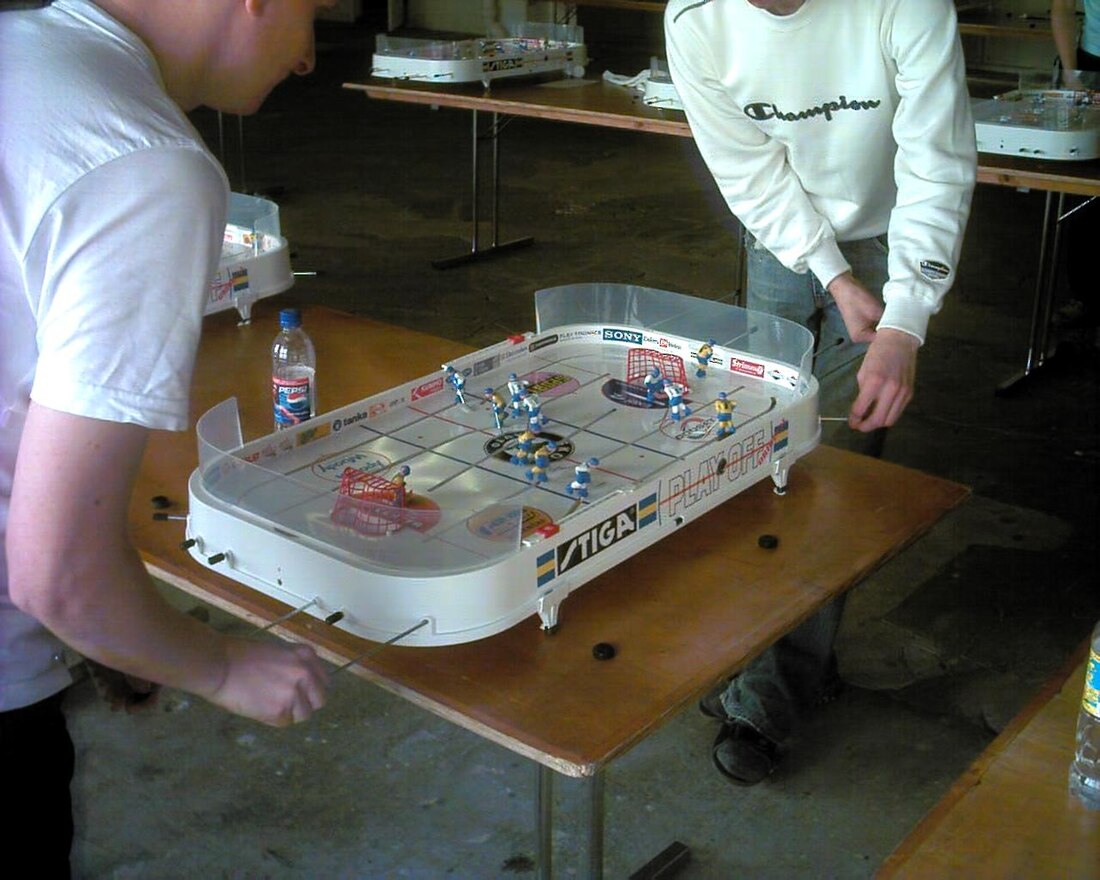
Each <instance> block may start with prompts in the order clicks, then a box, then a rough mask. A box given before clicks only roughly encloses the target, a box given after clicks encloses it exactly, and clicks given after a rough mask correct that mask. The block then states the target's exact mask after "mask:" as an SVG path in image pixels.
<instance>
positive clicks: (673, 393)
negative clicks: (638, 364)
mask: <svg viewBox="0 0 1100 880" xmlns="http://www.w3.org/2000/svg"><path fill="white" fill-rule="evenodd" d="M664 390H665V397H667V398H668V411H669V413H670V414H671V416H672V421H674V422H678V421H680V419H681V418H684V417H685V416H690V415H691V408H690V407H689V406H688V405H687V404H686V403H684V389H683V388H682V387H681V386H680V385H677V384H676V383H675V382H670V381H669V380H668V379H665V389H664Z"/></svg>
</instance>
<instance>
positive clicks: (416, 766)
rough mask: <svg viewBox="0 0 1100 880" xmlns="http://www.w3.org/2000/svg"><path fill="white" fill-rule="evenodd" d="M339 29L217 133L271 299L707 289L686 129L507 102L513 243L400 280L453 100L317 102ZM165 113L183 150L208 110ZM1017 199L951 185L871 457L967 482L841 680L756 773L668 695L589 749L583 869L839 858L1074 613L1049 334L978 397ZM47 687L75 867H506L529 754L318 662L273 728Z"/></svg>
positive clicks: (431, 223) (1034, 238)
mask: <svg viewBox="0 0 1100 880" xmlns="http://www.w3.org/2000/svg"><path fill="white" fill-rule="evenodd" d="M370 45H371V44H370V43H369V31H368V30H367V29H365V28H342V27H331V28H326V29H325V30H323V31H322V33H321V40H320V45H319V56H320V57H319V65H318V72H317V73H316V74H315V75H314V76H313V77H311V78H310V79H307V80H303V81H295V82H293V83H289V84H287V85H286V86H284V87H283V88H282V89H281V90H280V91H279V92H278V93H277V94H276V95H275V96H274V97H273V98H272V99H271V101H270V102H269V104H268V106H267V107H266V108H265V110H264V111H263V112H262V113H261V114H260V115H259V116H257V117H255V118H253V119H249V120H248V121H247V122H246V124H245V151H244V154H243V159H244V161H243V172H244V173H243V174H242V171H241V168H242V165H241V161H240V159H241V155H240V153H239V151H238V150H237V149H236V147H237V144H236V142H235V138H233V137H230V139H229V140H230V142H229V145H228V147H227V149H226V164H227V166H228V169H229V172H230V175H231V177H232V178H233V182H234V187H235V188H236V189H240V190H248V191H259V192H261V193H268V194H271V195H272V196H273V197H274V198H275V199H276V200H277V201H278V202H279V204H280V206H281V209H282V221H283V230H284V233H285V234H286V235H287V236H288V237H289V238H290V240H291V244H292V248H293V250H294V252H295V267H296V268H297V269H301V270H306V269H315V270H317V271H318V272H319V273H320V274H319V276H318V277H316V278H303V279H301V280H300V281H299V283H298V285H297V286H296V287H295V289H294V290H293V291H291V292H290V293H289V294H287V295H284V296H283V297H281V298H280V299H279V300H276V301H273V302H274V303H276V304H277V305H285V304H289V303H293V302H295V301H301V302H321V303H325V304H328V305H332V306H335V307H338V308H342V309H346V310H349V311H352V312H356V313H359V314H364V315H369V316H371V317H374V318H378V319H381V320H384V321H388V322H391V323H393V324H397V325H400V326H405V327H412V328H416V329H420V330H425V331H428V332H430V333H434V334H438V335H440V336H443V337H448V338H453V339H459V340H462V341H465V342H468V343H469V344H471V345H472V346H475V347H480V346H483V345H487V344H489V343H492V342H496V341H498V340H499V339H501V338H503V336H505V335H507V334H508V333H511V332H514V331H520V330H527V329H533V327H534V316H533V309H532V294H533V292H534V291H535V290H538V289H540V288H544V287H549V286H553V285H556V284H563V283H573V282H584V281H614V282H629V283H634V284H644V285H648V286H653V287H660V288H665V289H669V290H676V291H681V292H685V293H691V294H695V295H699V296H705V297H718V296H726V295H728V294H729V292H730V291H731V290H732V289H733V287H734V286H735V278H736V272H735V266H734V263H733V255H734V240H733V238H732V230H733V229H734V224H733V223H732V221H731V220H730V219H729V218H728V216H726V214H725V213H724V207H723V206H722V205H721V204H720V203H718V202H717V200H716V197H715V194H714V191H713V186H712V185H711V184H710V183H709V180H708V178H707V177H706V175H705V172H704V171H702V170H701V167H700V164H699V161H698V159H697V157H696V156H695V155H694V154H693V152H692V151H693V147H692V145H691V143H690V142H686V141H682V140H680V139H676V138H665V137H660V136H656V135H643V134H634V133H629V132H612V131H604V130H598V129H594V128H588V127H584V126H571V125H564V124H555V123H548V122H538V121H534V120H514V121H512V122H511V123H510V124H509V125H508V127H507V129H506V133H505V140H504V154H503V160H502V173H503V180H504V191H503V206H504V211H505V214H504V235H505V236H506V237H507V236H515V235H523V234H533V235H534V236H535V237H536V239H537V241H536V244H535V245H534V246H533V247H531V248H529V249H526V250H520V251H517V252H515V253H513V254H510V255H508V256H504V257H502V258H500V259H498V260H495V261H489V262H484V263H479V264H476V265H471V266H467V267H463V268H458V269H452V270H449V271H446V272H441V271H438V270H434V269H432V268H430V266H429V260H430V259H432V258H435V257H440V256H446V255H450V254H454V253H459V252H462V251H463V250H465V249H466V248H467V246H468V245H467V242H468V235H469V211H470V198H469V180H468V173H469V168H468V162H469V159H468V157H469V134H470V117H469V114H468V113H466V112H460V111H451V110H439V111H432V110H430V109H428V108H424V107H406V106H399V105H391V104H384V103H376V102H372V101H369V100H367V99H365V98H363V97H362V96H361V95H359V94H353V93H350V92H346V91H343V90H341V89H340V88H339V84H340V83H341V82H343V81H345V80H347V79H350V78H353V77H354V76H355V75H356V74H357V73H360V72H361V70H362V68H363V65H364V60H365V59H366V58H367V57H368V54H369V46H370ZM602 63H603V62H602V61H601V59H600V58H599V57H597V58H596V60H595V61H594V62H593V65H592V67H591V68H590V69H591V70H593V71H597V70H601V69H603V68H602V67H601V66H600V65H601V64H602ZM623 63H624V64H630V63H635V62H633V61H631V60H627V61H625V62H623ZM646 63H647V60H646V58H645V57H642V58H641V59H639V60H637V62H636V66H635V67H633V68H632V67H626V68H624V67H618V68H613V69H615V70H616V72H636V70H639V69H642V68H643V67H645V66H646ZM196 122H197V124H198V125H199V126H200V128H201V129H202V130H203V131H204V133H206V134H207V135H208V136H209V137H211V138H212V139H213V137H214V133H215V132H216V126H215V124H214V118H213V117H212V116H211V115H204V114H198V115H197V116H196ZM235 132H236V128H235V124H234V125H230V126H228V131H227V133H228V134H229V135H235ZM1041 206H1042V197H1041V195H1039V194H1035V193H1020V192H1015V191H1010V190H1003V189H996V188H993V187H988V186H982V187H979V189H978V191H977V194H976V197H975V205H974V213H973V218H972V220H971V225H970V230H969V232H968V237H967V242H966V248H965V252H964V264H963V269H962V272H961V277H960V280H959V283H958V284H957V285H956V288H955V290H954V291H953V293H952V294H951V295H950V298H949V300H948V302H947V304H946V306H945V308H944V310H943V312H942V313H941V314H940V315H939V316H937V317H936V318H935V319H934V320H933V324H932V329H931V336H930V338H929V341H928V343H927V345H926V346H925V348H924V349H923V351H922V353H921V359H920V375H919V385H918V396H917V398H916V400H915V401H914V403H913V404H912V405H911V406H910V408H909V410H908V412H907V413H906V415H905V417H904V420H903V422H902V423H901V424H900V425H899V426H898V427H897V428H896V429H895V430H894V431H893V432H892V434H891V436H890V438H889V441H888V443H887V447H886V454H885V457H886V458H887V459H889V460H891V461H895V462H898V463H901V464H905V465H908V466H911V467H915V468H919V469H921V470H925V471H927V472H929V473H933V474H937V475H939V476H942V477H946V478H949V479H952V480H956V481H958V482H961V483H965V484H967V485H969V486H971V487H972V488H973V490H974V497H973V499H972V500H971V501H970V502H968V503H967V504H966V505H964V506H963V507H962V508H961V509H959V510H958V511H956V512H954V513H952V514H951V515H949V516H948V517H947V518H946V519H945V520H944V521H943V522H942V523H941V524H940V525H939V526H937V527H936V528H935V529H934V531H933V532H932V533H931V534H930V535H928V536H927V537H926V538H924V539H923V540H921V541H920V542H919V543H918V544H916V545H915V546H913V547H912V548H910V549H908V550H907V551H905V552H904V553H902V554H901V555H900V556H899V557H898V558H896V559H895V560H893V561H892V562H890V563H889V564H888V565H886V566H885V567H883V568H882V569H880V570H879V571H878V572H876V573H875V574H874V575H873V576H871V577H870V578H869V579H868V580H867V581H865V582H864V583H863V584H861V585H860V586H859V587H858V588H856V590H855V591H854V592H853V594H852V596H851V599H850V601H849V605H848V611H847V617H846V621H845V626H844V629H843V632H842V634H841V638H840V640H839V643H838V653H839V656H840V662H841V670H842V673H843V675H844V677H845V679H846V680H847V681H848V683H849V685H850V686H849V687H848V689H847V690H846V691H845V692H844V694H843V695H842V696H841V698H840V699H839V700H838V701H837V702H835V703H833V704H831V705H829V706H827V707H825V708H824V709H822V710H820V711H819V712H818V713H816V714H815V715H814V716H812V717H811V718H809V719H808V720H807V722H806V724H805V726H804V728H803V729H802V731H801V733H800V735H799V737H798V740H797V741H796V742H795V743H794V745H793V748H792V750H791V752H790V754H789V755H788V757H787V759H786V760H785V761H784V763H783V765H782V766H781V768H780V770H779V771H778V772H777V773H776V775H775V776H774V777H773V778H772V779H770V780H769V781H767V782H766V783H764V784H762V785H760V786H758V787H756V788H753V789H741V788H736V787H732V786H730V785H729V784H727V783H726V782H725V781H724V780H723V779H722V778H721V777H720V776H719V775H718V774H717V773H716V772H715V771H714V770H713V769H712V767H711V764H710V757H709V750H710V743H711V740H712V737H713V734H714V732H715V726H714V724H713V722H710V721H708V720H707V719H705V718H703V717H702V716H701V715H700V714H699V713H698V712H697V711H696V710H695V709H694V708H688V709H686V710H685V711H683V712H682V713H681V714H680V715H678V716H677V717H676V718H674V719H673V720H672V721H671V722H670V723H668V724H667V725H666V726H665V727H664V728H662V729H661V730H660V731H659V732H657V733H656V734H655V735H654V736H652V737H650V738H649V739H648V740H647V741H645V742H644V743H643V744H641V745H639V746H638V747H637V748H635V749H634V750H633V751H632V752H630V753H629V754H627V755H626V756H624V757H623V758H621V759H620V760H618V761H616V762H615V763H613V764H612V766H611V768H610V770H609V773H608V779H607V790H606V803H607V833H606V840H607V856H606V865H607V869H606V871H607V876H608V877H613V878H621V877H626V876H628V875H629V874H630V872H631V871H633V870H634V869H636V868H638V867H640V866H641V865H642V864H644V863H645V862H646V861H647V860H648V859H649V858H650V857H651V856H653V855H654V854H655V853H656V852H658V851H659V850H660V849H662V848H663V847H664V846H665V845H666V844H668V843H670V842H672V841H673V840H680V841H683V842H684V843H685V844H687V845H688V846H689V847H690V848H691V852H692V860H691V862H690V864H689V865H688V867H686V868H685V869H684V870H683V871H682V872H681V874H680V875H679V876H682V877H684V878H685V880H689V878H698V880H718V878H728V877H734V876H738V877H747V878H785V880H786V878H802V877H807V878H826V877H830V878H833V877H835V878H863V877H868V876H871V875H872V874H873V873H874V871H875V869H876V867H877V865H878V864H879V863H880V862H881V860H882V859H883V858H884V857H885V856H887V855H888V854H889V853H890V852H891V850H892V849H893V848H894V847H895V846H896V845H897V844H898V843H899V842H900V841H901V840H902V839H903V837H904V836H905V835H906V833H907V832H908V831H909V830H910V829H911V828H912V826H913V824H914V823H915V822H916V821H917V820H918V819H919V818H920V817H921V816H922V815H923V813H924V812H925V811H926V810H927V809H928V808H929V807H931V806H932V805H933V804H934V803H935V802H936V801H937V800H938V798H939V797H940V796H941V795H942V794H943V793H944V792H945V791H946V789H947V788H948V787H949V785H950V784H951V783H952V781H953V780H954V779H955V778H956V777H957V776H958V775H959V774H960V773H961V772H962V771H963V770H964V769H965V767H966V766H967V765H968V764H969V763H970V762H971V761H972V760H973V759H974V757H976V755H977V754H978V753H979V752H980V751H981V750H982V749H983V748H984V747H985V746H986V745H987V744H988V743H989V742H990V740H991V739H992V738H993V736H994V735H995V733H996V732H997V731H998V730H999V729H1000V728H1001V727H1002V726H1003V725H1004V724H1005V723H1006V721H1007V720H1008V719H1010V718H1011V717H1012V716H1013V715H1014V714H1015V713H1016V712H1017V711H1018V710H1019V708H1021V707H1022V706H1023V704H1024V703H1025V702H1026V701H1027V700H1028V699H1029V697H1030V696H1031V695H1032V694H1033V693H1034V692H1035V691H1036V689H1037V688H1038V687H1039V686H1040V685H1041V683H1042V682H1044V681H1045V680H1046V679H1047V678H1049V677H1050V675H1052V674H1053V673H1054V672H1055V671H1056V670H1057V669H1058V668H1059V667H1060V665H1061V664H1062V662H1063V660H1064V659H1065V658H1066V656H1067V655H1068V654H1069V653H1070V652H1071V650H1072V649H1073V648H1074V647H1075V646H1076V645H1078V644H1079V643H1080V642H1081V641H1082V640H1083V639H1084V638H1085V636H1086V635H1087V633H1088V631H1089V628H1090V627H1091V625H1092V623H1093V622H1094V621H1095V620H1096V618H1097V617H1100V596H1098V593H1097V590H1096V588H1095V587H1094V586H1093V582H1094V578H1095V569H1096V567H1097V562H1098V559H1097V551H1096V522H1097V513H1098V504H1097V494H1096V488H1097V487H1096V478H1097V461H1098V443H1097V413H1096V399H1097V395H1096V382H1097V366H1098V360H1100V358H1098V353H1097V350H1096V349H1095V348H1094V346H1093V344H1092V343H1093V340H1092V339H1091V337H1090V336H1089V335H1088V334H1083V335H1082V334H1078V335H1077V336H1074V337H1071V338H1067V339H1064V340H1063V341H1062V344H1061V345H1060V349H1059V356H1058V357H1057V358H1056V359H1055V360H1054V361H1053V362H1052V365H1051V367H1050V368H1049V369H1048V370H1047V371H1046V374H1045V375H1044V376H1042V377H1041V378H1040V379H1038V380H1036V381H1034V382H1033V383H1031V384H1030V385H1028V387H1026V388H1025V389H1023V390H1022V391H1021V392H1020V393H1018V394H1016V395H1015V396H1012V397H995V396H994V394H993V391H994V388H995V387H996V386H997V384H998V382H1000V381H1001V380H1002V379H1004V378H1005V377H1007V376H1008V375H1010V374H1012V373H1014V372H1016V371H1018V370H1019V369H1020V368H1021V367H1022V366H1023V358H1024V350H1025V341H1026V337H1027V327H1028V320H1029V317H1030V303H1031V296H1032V289H1033V283H1034V271H1035V264H1036V260H1037V253H1038V229H1039V222H1040V211H1041ZM307 329H308V328H307ZM256 368H257V370H263V369H266V367H265V365H263V364H257V365H256ZM324 382H325V377H324V376H321V377H319V383H320V389H321V394H322V396H323V394H324ZM173 598H174V599H175V600H177V601H179V603H180V604H181V606H182V607H184V608H189V609H190V608H194V607H195V603H194V601H193V600H190V599H187V598H184V597H180V596H178V594H173ZM210 614H211V620H212V623H213V624H214V625H216V626H219V627H224V628H226V629H229V630H238V631H244V630H245V629H246V628H245V627H244V625H243V624H239V623H236V622H235V621H232V620H231V619H229V618H227V617H225V616H223V615H221V614H219V613H217V612H210ZM68 707H69V711H70V717H71V727H72V730H73V735H74V739H75V741H76V743H77V749H78V770H77V778H76V782H75V785H74V790H75V796H76V803H77V842H76V847H75V852H74V859H73V863H74V868H75V871H76V874H77V876H79V877H85V878H114V880H122V878H193V877H209V878H438V877H456V878H497V877H511V876H516V875H520V876H522V875H524V874H532V873H533V861H532V860H533V855H534V850H535V836H534V833H533V823H534V815H535V814H534V801H533V798H534V781H535V770H534V767H533V765H531V764H530V763H529V762H527V761H526V760H525V759H522V758H519V757H517V756H515V755H513V754H511V753H510V752H508V751H506V750H504V749H501V748H499V747H497V746H493V745H488V744H486V743H485V742H483V741H482V740H481V739H480V738H478V737H477V736H475V735H473V734H470V733H467V732H465V731H462V730H460V729H458V728H456V727H454V726H453V725H451V724H450V723H448V722H446V721H443V720H441V719H438V718H436V717H434V716H432V715H430V714H428V713H426V712H424V711H423V710H421V709H418V708H415V707H413V706H410V705H408V704H407V703H405V702H403V701H402V700H401V699H399V698H396V697H394V696H391V695H390V694H388V693H386V692H384V691H382V690H381V689H380V688H377V687H374V686H371V685H369V684H366V683H364V682H362V681H359V680H356V679H353V678H351V677H350V676H341V677H340V678H339V679H338V684H337V686H336V687H335V689H334V691H333V694H332V697H331V701H330V704H329V706H328V707H327V708H326V710H325V711H324V712H322V713H320V714H319V715H318V716H316V718H315V719H314V720H312V721H311V722H309V723H307V724H305V725H301V726H298V727H295V728H292V729H289V730H270V729H267V728H263V727H259V726H257V725H254V724H251V723H249V722H246V721H243V720H240V719H237V718H234V717H231V716H229V715H226V714H224V713H221V712H219V711H216V710H214V709H212V708H210V707H209V706H207V705H205V704H203V703H201V702H198V701H196V700H192V699H190V698H188V697H187V696H186V695H182V694H178V693H167V694H164V695H163V696H162V699H161V700H160V702H159V704H158V706H157V707H156V708H155V709H154V710H153V711H152V712H149V713H147V714H144V715H136V716H126V715H119V714H112V713H111V712H110V711H109V710H108V709H107V707H106V706H105V705H104V704H102V703H100V702H99V701H98V698H97V697H96V695H95V693H94V690H93V688H92V687H91V685H90V684H89V683H88V682H87V681H83V682H81V683H79V684H78V685H77V686H76V687H75V688H74V689H73V690H72V692H71V695H70V698H69V701H68ZM584 803H585V802H584V790H583V786H582V785H581V784H579V783H578V782H576V781H573V780H564V781H562V782H561V784H560V785H559V786H558V788H557V808H558V824H557V826H556V830H555V837H554V845H555V862H556V866H557V868H558V870H559V872H560V874H561V876H569V877H573V876H583V868H582V867H581V865H582V864H583V862H582V861H581V858H580V854H579V853H578V847H579V840H580V837H579V834H578V832H579V829H580V828H581V826H582V824H583V822H584V821H585V811H584Z"/></svg>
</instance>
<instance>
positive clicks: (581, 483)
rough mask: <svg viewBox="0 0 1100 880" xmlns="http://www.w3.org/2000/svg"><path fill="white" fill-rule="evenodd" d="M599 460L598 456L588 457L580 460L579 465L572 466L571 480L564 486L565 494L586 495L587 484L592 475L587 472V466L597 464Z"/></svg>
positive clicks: (580, 496)
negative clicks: (586, 459) (572, 474)
mask: <svg viewBox="0 0 1100 880" xmlns="http://www.w3.org/2000/svg"><path fill="white" fill-rule="evenodd" d="M599 463H600V460H599V459H598V458H590V459H588V461H582V462H581V463H580V464H579V465H577V466H576V467H575V468H573V473H574V475H575V476H574V477H573V482H572V483H570V484H569V485H568V486H566V487H565V493H566V494H567V495H576V496H577V497H578V498H587V497H588V486H589V484H590V483H591V482H592V475H591V474H590V473H589V472H588V469H589V468H594V467H596V466H598V465H599Z"/></svg>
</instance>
